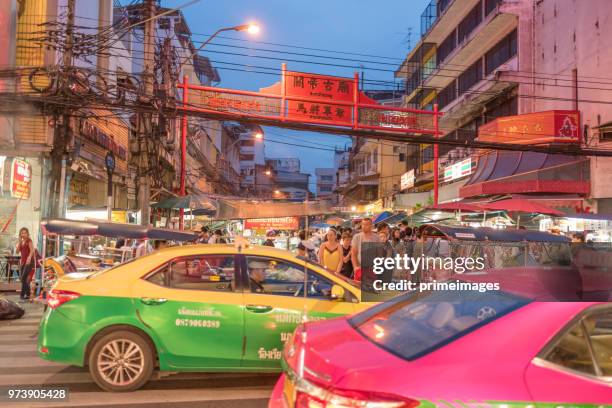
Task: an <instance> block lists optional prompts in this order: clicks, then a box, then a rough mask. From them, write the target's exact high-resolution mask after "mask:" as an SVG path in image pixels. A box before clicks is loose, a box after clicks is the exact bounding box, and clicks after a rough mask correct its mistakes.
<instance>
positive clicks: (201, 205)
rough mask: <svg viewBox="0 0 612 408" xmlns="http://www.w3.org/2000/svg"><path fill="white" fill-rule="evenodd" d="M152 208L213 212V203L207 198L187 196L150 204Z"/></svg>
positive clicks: (197, 195)
mask: <svg viewBox="0 0 612 408" xmlns="http://www.w3.org/2000/svg"><path fill="white" fill-rule="evenodd" d="M151 207H152V208H163V209H176V208H183V209H192V210H211V211H212V210H215V209H216V208H217V205H216V203H215V201H214V200H213V199H211V198H209V197H207V196H204V195H200V194H189V195H186V196H182V197H170V198H166V199H165V200H162V201H160V202H157V203H154V204H151Z"/></svg>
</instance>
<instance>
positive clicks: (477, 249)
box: [414, 224, 583, 301]
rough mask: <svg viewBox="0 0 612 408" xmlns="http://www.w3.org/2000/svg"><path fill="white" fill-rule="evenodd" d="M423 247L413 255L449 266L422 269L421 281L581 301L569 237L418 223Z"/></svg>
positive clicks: (532, 232) (523, 231) (548, 299)
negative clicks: (489, 284)
mask: <svg viewBox="0 0 612 408" xmlns="http://www.w3.org/2000/svg"><path fill="white" fill-rule="evenodd" d="M421 236H422V250H420V251H419V252H420V254H417V253H415V254H414V256H420V255H422V256H423V257H426V258H439V259H444V260H447V261H448V263H447V265H451V266H452V268H447V267H444V266H446V265H443V267H440V265H434V267H433V268H431V269H430V268H425V269H424V270H422V276H421V278H422V279H423V280H424V281H432V280H437V281H440V280H443V279H449V278H459V277H460V278H461V279H462V280H468V281H471V282H477V283H479V282H493V283H497V284H499V286H500V287H501V289H502V290H505V291H509V292H515V293H520V294H522V295H528V296H529V297H531V298H533V299H537V300H541V301H553V300H563V301H580V300H582V299H583V285H582V277H581V275H580V271H579V269H578V268H577V267H576V266H575V265H574V264H573V262H572V254H571V248H570V240H569V239H568V238H566V237H564V236H561V235H553V234H549V233H546V232H541V231H531V230H523V229H516V230H515V229H512V230H506V229H495V228H466V227H452V226H446V225H430V224H429V225H423V226H422V227H421Z"/></svg>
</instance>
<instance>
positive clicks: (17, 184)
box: [10, 158, 32, 200]
mask: <svg viewBox="0 0 612 408" xmlns="http://www.w3.org/2000/svg"><path fill="white" fill-rule="evenodd" d="M31 182H32V166H31V165H30V163H28V162H27V161H25V160H21V159H17V158H15V159H13V162H12V164H11V184H10V186H11V197H14V198H19V199H21V200H27V199H28V198H30V185H31Z"/></svg>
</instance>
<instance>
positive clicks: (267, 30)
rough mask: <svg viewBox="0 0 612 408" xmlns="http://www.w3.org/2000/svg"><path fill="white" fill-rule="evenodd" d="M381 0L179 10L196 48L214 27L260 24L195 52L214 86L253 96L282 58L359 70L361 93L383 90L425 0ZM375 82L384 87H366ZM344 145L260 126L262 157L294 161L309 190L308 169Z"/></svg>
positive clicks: (214, 2) (318, 67)
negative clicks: (206, 61)
mask: <svg viewBox="0 0 612 408" xmlns="http://www.w3.org/2000/svg"><path fill="white" fill-rule="evenodd" d="M383 2H384V7H381V5H380V3H379V2H373V1H366V0H310V1H296V0H282V1H281V0H258V1H254V0H233V1H230V0H225V1H224V0H201V1H200V2H198V3H196V4H194V5H191V6H189V7H186V8H184V9H183V12H184V14H185V15H186V17H187V21H188V23H189V26H190V28H191V30H192V32H193V34H194V35H193V38H194V40H195V41H196V45H198V46H199V44H200V43H199V42H200V41H204V40H205V39H206V38H208V35H210V34H212V33H213V32H215V31H216V30H217V29H219V28H222V27H231V26H235V25H239V24H244V23H248V22H257V23H258V24H259V25H260V26H261V31H260V33H259V34H257V35H256V36H253V35H250V34H248V33H246V32H233V31H232V32H226V33H223V34H222V37H221V38H220V37H217V38H216V39H215V40H213V42H212V43H211V44H209V45H207V46H206V48H205V49H204V50H203V52H202V54H203V55H205V56H207V57H209V58H210V59H211V61H212V63H213V65H214V66H215V67H216V68H217V69H218V70H219V74H220V76H221V83H220V84H219V86H222V87H226V88H235V89H244V90H252V91H256V90H258V89H259V88H261V87H266V86H269V85H271V84H273V83H274V82H276V81H278V80H279V76H278V73H279V72H280V66H281V63H282V62H283V61H286V62H287V68H288V69H289V70H298V71H305V72H313V73H320V74H329V75H339V76H348V77H352V76H353V73H354V72H355V71H360V72H361V71H362V69H363V71H364V72H365V75H364V78H365V81H366V82H365V85H364V88H365V89H388V88H389V87H390V86H393V81H394V78H393V71H394V70H395V69H396V68H397V66H398V65H399V63H400V62H401V60H402V58H403V57H405V55H406V53H407V51H408V50H409V47H410V45H412V46H414V44H415V43H416V42H417V41H418V39H419V37H420V16H421V13H422V12H423V10H424V8H425V6H426V5H427V4H428V3H429V2H430V0H383ZM185 3H186V0H163V1H162V6H164V7H179V6H181V5H183V4H185ZM409 28H411V29H412V34H411V36H410V44H409V42H408V32H409ZM228 45H231V46H238V47H247V48H238V47H228ZM298 47H304V48H298ZM306 48H309V49H306ZM256 49H258V50H256ZM262 49H266V50H276V51H281V52H270V51H262ZM230 53H232V54H246V55H247V56H244V55H232V54H230ZM290 53H291V54H290ZM347 53H358V54H362V55H354V54H347ZM299 54H308V55H299ZM365 54H367V55H365ZM313 55H317V56H327V57H337V58H342V59H330V58H317V57H313ZM258 57H264V58H258ZM291 60H294V61H291ZM298 60H299V61H310V62H309V63H302V62H296V61H298ZM317 62H320V63H323V64H331V65H323V64H317ZM333 65H345V66H348V67H338V66H333ZM360 65H363V67H364V68H360ZM263 67H267V68H269V69H264V68H263ZM244 70H249V71H250V72H244ZM253 71H258V72H269V73H272V74H265V73H257V72H253ZM377 80H378V81H385V83H384V84H379V83H374V82H370V81H377ZM278 142H283V143H289V144H283V143H278ZM349 143H350V141H349V139H348V138H345V137H341V136H334V135H324V134H317V133H309V132H298V131H290V130H285V129H279V128H266V144H265V149H266V156H267V157H299V158H300V160H301V167H302V171H305V172H309V173H311V174H313V176H312V177H311V184H310V186H311V190H313V187H314V184H315V177H314V169H315V168H316V167H332V166H333V153H332V151H330V150H326V149H333V147H334V146H345V145H347V144H349ZM290 144H301V145H308V146H312V147H313V148H307V147H297V146H292V145H290Z"/></svg>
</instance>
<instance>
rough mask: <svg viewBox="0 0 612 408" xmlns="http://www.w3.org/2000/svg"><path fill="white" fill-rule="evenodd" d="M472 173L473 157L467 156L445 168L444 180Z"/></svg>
mask: <svg viewBox="0 0 612 408" xmlns="http://www.w3.org/2000/svg"><path fill="white" fill-rule="evenodd" d="M470 174H472V158H467V159H465V160H463V161H460V162H459V163H455V164H452V165H450V166H447V167H445V168H444V181H452V180H456V179H458V178H461V177H464V176H467V175H470Z"/></svg>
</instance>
